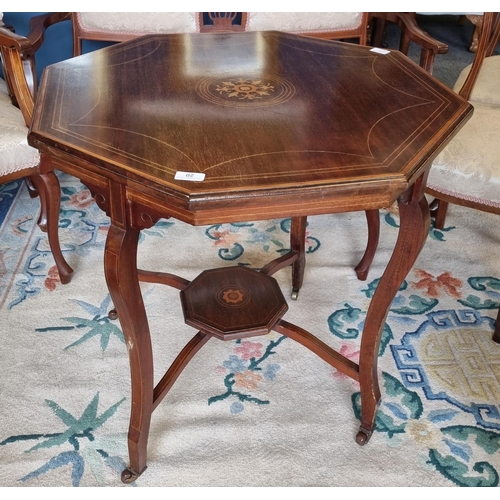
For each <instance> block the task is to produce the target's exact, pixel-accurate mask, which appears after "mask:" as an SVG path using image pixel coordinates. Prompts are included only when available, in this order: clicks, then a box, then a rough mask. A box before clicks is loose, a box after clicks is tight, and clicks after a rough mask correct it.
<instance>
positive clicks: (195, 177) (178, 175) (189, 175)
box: [174, 171, 205, 182]
mask: <svg viewBox="0 0 500 500" xmlns="http://www.w3.org/2000/svg"><path fill="white" fill-rule="evenodd" d="M174 179H176V180H178V181H194V182H201V181H203V180H205V174H202V173H200V172H180V171H177V172H175V176H174Z"/></svg>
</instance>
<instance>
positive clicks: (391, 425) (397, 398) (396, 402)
mask: <svg viewBox="0 0 500 500" xmlns="http://www.w3.org/2000/svg"><path fill="white" fill-rule="evenodd" d="M382 383H383V386H384V389H385V392H386V395H387V398H390V402H387V403H384V405H382V406H381V407H380V408H379V409H378V411H377V415H376V419H375V430H376V431H377V432H383V433H386V434H387V435H388V436H389V437H390V438H391V437H393V436H394V435H395V434H402V433H404V432H405V429H406V423H407V421H408V420H410V419H412V420H417V419H419V418H420V417H421V416H422V412H423V404H422V400H421V399H420V397H419V396H418V394H417V393H416V392H414V391H410V390H408V389H407V388H406V387H405V386H404V385H403V384H402V383H401V382H400V381H399V380H398V379H396V378H395V377H393V376H392V375H390V374H389V373H386V372H382ZM352 403H353V409H354V413H355V415H356V418H358V419H359V420H361V393H360V392H356V393H354V394H353V395H352ZM389 412H390V413H389Z"/></svg>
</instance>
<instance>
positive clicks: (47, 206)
mask: <svg viewBox="0 0 500 500" xmlns="http://www.w3.org/2000/svg"><path fill="white" fill-rule="evenodd" d="M31 181H32V182H33V185H34V186H35V189H36V190H37V192H38V194H39V196H40V204H41V214H42V215H41V216H40V218H39V221H42V224H40V229H41V230H42V231H44V232H46V233H47V238H48V240H49V246H50V250H51V251H52V255H53V256H54V260H55V262H56V266H57V270H58V271H59V279H60V280H61V283H63V284H65V283H69V282H70V280H71V275H72V273H73V269H72V268H71V267H70V266H69V264H68V263H67V262H66V260H65V259H64V256H63V254H62V251H61V246H60V244H59V210H60V206H61V188H60V185H59V180H58V179H57V176H56V174H55V173H54V172H48V173H46V174H37V175H33V176H32V177H31Z"/></svg>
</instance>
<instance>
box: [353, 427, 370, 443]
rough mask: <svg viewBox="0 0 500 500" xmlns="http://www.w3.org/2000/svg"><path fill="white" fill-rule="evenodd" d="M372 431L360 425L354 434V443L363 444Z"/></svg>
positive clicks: (366, 441) (368, 438)
mask: <svg viewBox="0 0 500 500" xmlns="http://www.w3.org/2000/svg"><path fill="white" fill-rule="evenodd" d="M372 432H373V431H369V430H368V429H364V428H363V427H360V428H359V431H358V433H357V434H356V443H358V444H359V446H363V445H365V444H366V443H368V441H369V440H370V438H371V436H372Z"/></svg>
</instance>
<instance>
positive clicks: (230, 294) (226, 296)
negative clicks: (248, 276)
mask: <svg viewBox="0 0 500 500" xmlns="http://www.w3.org/2000/svg"><path fill="white" fill-rule="evenodd" d="M222 299H223V300H225V301H226V302H227V303H228V304H238V303H239V302H241V301H242V300H243V294H242V293H241V292H240V290H233V289H230V290H226V291H225V292H224V293H223V294H222Z"/></svg>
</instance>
